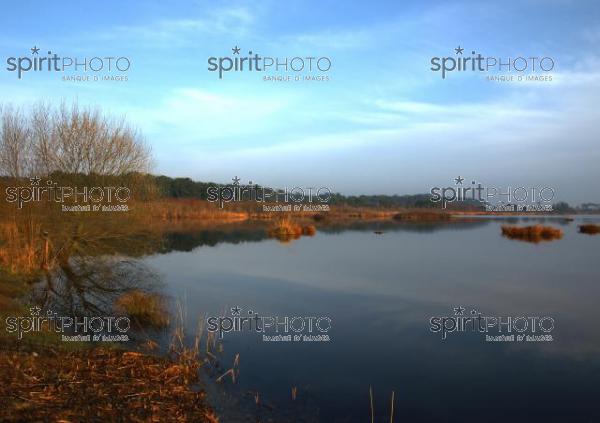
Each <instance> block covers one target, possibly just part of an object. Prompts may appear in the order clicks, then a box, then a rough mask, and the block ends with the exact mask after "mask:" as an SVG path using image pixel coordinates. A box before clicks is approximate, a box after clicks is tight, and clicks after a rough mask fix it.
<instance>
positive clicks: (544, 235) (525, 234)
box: [502, 225, 563, 243]
mask: <svg viewBox="0 0 600 423" xmlns="http://www.w3.org/2000/svg"><path fill="white" fill-rule="evenodd" d="M502 235H503V236H505V237H507V238H510V239H516V240H519V241H526V242H533V243H538V242H541V241H552V240H555V239H561V238H562V237H563V232H562V230H560V229H557V228H553V227H552V226H542V225H533V226H524V227H518V226H502Z"/></svg>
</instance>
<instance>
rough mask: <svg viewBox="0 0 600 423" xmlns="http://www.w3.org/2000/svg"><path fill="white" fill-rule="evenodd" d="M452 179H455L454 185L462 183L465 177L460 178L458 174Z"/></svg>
mask: <svg viewBox="0 0 600 423" xmlns="http://www.w3.org/2000/svg"><path fill="white" fill-rule="evenodd" d="M454 180H455V181H456V185H462V183H463V181H464V180H465V178H461V177H460V176H459V177H458V178H454Z"/></svg>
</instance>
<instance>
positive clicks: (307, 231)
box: [302, 225, 317, 236]
mask: <svg viewBox="0 0 600 423" xmlns="http://www.w3.org/2000/svg"><path fill="white" fill-rule="evenodd" d="M316 233H317V228H316V227H315V226H314V225H307V226H303V227H302V235H307V236H313V235H314V234H316Z"/></svg>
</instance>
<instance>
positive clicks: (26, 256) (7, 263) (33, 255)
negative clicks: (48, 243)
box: [0, 221, 42, 273]
mask: <svg viewBox="0 0 600 423" xmlns="http://www.w3.org/2000/svg"><path fill="white" fill-rule="evenodd" d="M40 234H41V225H39V224H37V223H34V222H32V221H29V222H27V223H26V224H25V223H24V224H21V225H18V224H17V223H16V222H3V223H0V266H2V267H3V268H5V269H8V270H9V271H11V272H15V273H17V272H18V273H30V272H32V271H35V270H38V269H39V268H40V266H41V265H42V237H41V235H40Z"/></svg>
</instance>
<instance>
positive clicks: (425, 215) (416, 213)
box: [394, 210, 451, 222]
mask: <svg viewBox="0 0 600 423" xmlns="http://www.w3.org/2000/svg"><path fill="white" fill-rule="evenodd" d="M450 218H451V214H450V213H447V212H443V211H431V210H408V211H402V212H399V213H396V214H395V215H394V219H396V220H402V221H405V220H410V221H420V222H430V221H440V220H443V221H445V220H450Z"/></svg>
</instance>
